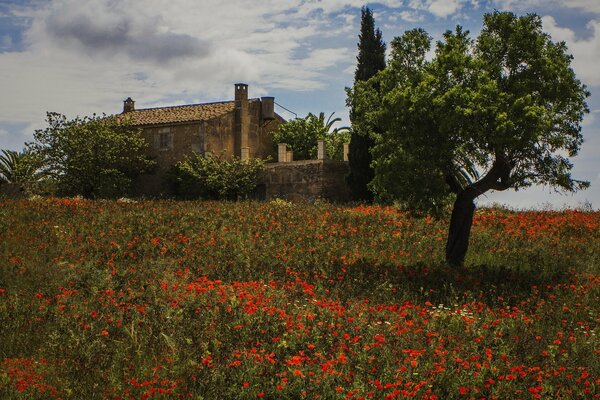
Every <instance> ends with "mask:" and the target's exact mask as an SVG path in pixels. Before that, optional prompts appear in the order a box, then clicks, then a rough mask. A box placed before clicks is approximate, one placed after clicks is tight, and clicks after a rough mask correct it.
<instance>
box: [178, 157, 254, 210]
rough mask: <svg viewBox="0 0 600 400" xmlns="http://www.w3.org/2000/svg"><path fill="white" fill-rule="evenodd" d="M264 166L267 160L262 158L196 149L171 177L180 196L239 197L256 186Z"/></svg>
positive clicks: (242, 197)
mask: <svg viewBox="0 0 600 400" xmlns="http://www.w3.org/2000/svg"><path fill="white" fill-rule="evenodd" d="M263 169H264V161H263V160H261V159H258V158H252V159H250V160H245V161H242V160H241V159H240V158H238V157H233V158H232V159H231V160H227V159H224V158H223V157H221V156H217V155H214V154H212V153H207V154H206V155H202V154H198V153H192V154H191V155H188V156H186V157H185V158H184V159H183V160H181V161H179V162H178V163H177V164H175V165H174V166H173V168H171V170H170V172H169V174H168V176H167V181H168V183H169V184H170V185H171V186H172V188H173V191H174V193H175V195H176V196H177V197H179V198H184V199H197V198H202V199H212V200H216V199H220V200H239V199H246V198H248V197H249V196H250V195H251V194H252V192H253V191H254V190H255V189H256V187H257V186H258V183H259V179H260V175H261V173H262V171H263Z"/></svg>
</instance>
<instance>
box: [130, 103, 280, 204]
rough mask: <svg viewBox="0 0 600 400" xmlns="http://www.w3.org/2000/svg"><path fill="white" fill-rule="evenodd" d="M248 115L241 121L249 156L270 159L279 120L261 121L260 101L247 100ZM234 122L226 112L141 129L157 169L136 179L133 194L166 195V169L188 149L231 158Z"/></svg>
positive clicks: (185, 153) (231, 116)
mask: <svg viewBox="0 0 600 400" xmlns="http://www.w3.org/2000/svg"><path fill="white" fill-rule="evenodd" d="M248 114H249V115H248V118H245V119H244V121H245V123H246V124H248V125H249V126H248V144H249V147H250V157H254V158H262V159H268V158H271V159H274V158H275V157H274V156H275V152H274V147H273V140H272V137H273V131H274V130H275V129H277V127H278V126H279V125H280V124H281V123H282V122H283V120H281V119H275V120H271V121H262V118H261V103H260V101H251V102H250V103H249V108H248ZM234 125H235V119H234V113H229V114H226V115H224V116H221V117H219V118H213V119H211V120H208V121H200V122H194V123H185V124H172V125H163V126H151V127H146V128H144V129H143V133H142V135H143V137H144V138H145V139H146V141H147V142H148V143H149V149H148V155H149V156H150V157H151V158H152V159H153V160H155V161H156V164H157V168H156V170H155V171H154V172H153V173H152V174H146V175H143V176H141V177H140V178H138V179H137V181H136V182H135V183H134V194H136V195H145V196H159V195H161V194H166V195H169V194H170V192H169V188H168V187H166V186H165V185H164V181H165V174H166V172H167V171H168V170H169V169H170V168H171V166H173V165H174V164H175V163H177V162H178V161H181V160H182V159H183V158H184V157H185V156H186V155H188V154H191V153H192V152H196V153H200V154H204V153H206V152H211V153H213V154H215V155H219V156H223V157H224V158H225V159H231V157H233V155H234V154H236V152H235V135H234ZM161 136H162V138H161Z"/></svg>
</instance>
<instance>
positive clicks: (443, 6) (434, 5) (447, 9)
mask: <svg viewBox="0 0 600 400" xmlns="http://www.w3.org/2000/svg"><path fill="white" fill-rule="evenodd" d="M427 9H428V10H429V12H430V13H432V14H433V15H435V16H437V17H441V18H445V17H447V16H449V15H452V14H454V13H455V12H457V11H458V10H459V9H460V4H459V2H458V0H434V1H432V2H431V4H430V5H429V7H428V8H427Z"/></svg>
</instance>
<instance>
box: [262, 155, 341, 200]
mask: <svg viewBox="0 0 600 400" xmlns="http://www.w3.org/2000/svg"><path fill="white" fill-rule="evenodd" d="M348 172H349V169H348V163H347V162H345V161H336V160H305V161H291V162H279V163H272V164H267V166H266V169H265V174H264V181H263V185H264V186H263V187H262V192H263V193H264V195H263V196H264V198H265V199H267V200H269V199H274V198H281V199H286V200H303V201H312V200H316V199H326V200H329V201H335V202H344V201H349V200H350V197H351V196H350V189H349V188H348V185H347V184H346V181H345V176H346V175H347V174H348Z"/></svg>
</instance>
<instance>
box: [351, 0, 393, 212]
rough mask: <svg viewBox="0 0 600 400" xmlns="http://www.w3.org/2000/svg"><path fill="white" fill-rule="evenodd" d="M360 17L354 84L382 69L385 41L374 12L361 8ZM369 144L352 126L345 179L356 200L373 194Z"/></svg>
mask: <svg viewBox="0 0 600 400" xmlns="http://www.w3.org/2000/svg"><path fill="white" fill-rule="evenodd" d="M361 17H362V18H361V23H360V34H359V35H358V56H357V57H356V60H357V66H356V71H355V73H354V83H356V82H358V81H366V80H368V79H369V78H371V77H372V76H373V75H375V74H376V73H377V72H379V71H381V70H382V69H384V68H385V43H384V42H383V39H382V35H381V31H380V30H379V29H376V28H375V19H374V18H373V12H372V11H371V10H370V9H369V8H368V7H363V8H362V9H361ZM358 118H360V115H357V113H356V112H355V111H354V110H350V121H351V122H353V121H356V120H357V119H358ZM352 125H354V123H352ZM371 146H373V139H372V137H371V135H370V133H369V132H360V131H359V130H358V129H355V128H354V126H353V129H352V136H351V138H350V151H349V154H348V158H349V164H350V174H349V175H348V177H347V182H348V185H349V186H350V189H351V190H352V193H353V196H354V199H355V200H359V201H367V202H371V201H372V200H373V194H372V193H371V191H370V190H369V189H368V187H367V184H368V183H369V182H370V181H371V180H372V179H373V176H374V172H373V168H371V152H370V148H371Z"/></svg>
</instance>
